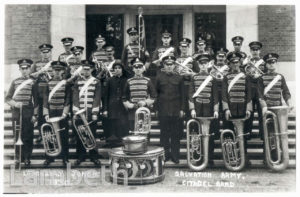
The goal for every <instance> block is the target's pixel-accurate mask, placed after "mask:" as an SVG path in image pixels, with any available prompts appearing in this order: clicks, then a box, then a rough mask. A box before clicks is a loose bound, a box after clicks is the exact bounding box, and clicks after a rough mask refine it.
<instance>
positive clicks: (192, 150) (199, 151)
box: [186, 117, 213, 171]
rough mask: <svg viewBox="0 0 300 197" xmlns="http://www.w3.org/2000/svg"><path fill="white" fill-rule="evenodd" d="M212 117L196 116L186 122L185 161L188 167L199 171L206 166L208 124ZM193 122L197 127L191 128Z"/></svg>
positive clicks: (208, 135)
mask: <svg viewBox="0 0 300 197" xmlns="http://www.w3.org/2000/svg"><path fill="white" fill-rule="evenodd" d="M211 119H213V117H201V118H200V117H197V120H196V119H191V120H189V121H188V122H187V131H186V140H187V163H188V166H189V168H190V169H192V170H194V171H201V170H204V169H205V168H206V167H207V164H208V154H209V148H208V146H209V137H210V134H209V125H210V122H211ZM193 124H194V125H196V126H197V129H193V127H192V126H193Z"/></svg>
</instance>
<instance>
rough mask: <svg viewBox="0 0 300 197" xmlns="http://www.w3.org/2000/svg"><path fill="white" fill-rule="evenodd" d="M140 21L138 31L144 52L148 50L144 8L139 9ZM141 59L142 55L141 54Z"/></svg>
mask: <svg viewBox="0 0 300 197" xmlns="http://www.w3.org/2000/svg"><path fill="white" fill-rule="evenodd" d="M138 12H139V19H138V23H139V24H138V31H139V45H140V46H139V47H140V49H141V50H142V51H144V50H146V32H145V23H144V17H143V8H141V7H139V10H138ZM139 58H141V54H140V52H139Z"/></svg>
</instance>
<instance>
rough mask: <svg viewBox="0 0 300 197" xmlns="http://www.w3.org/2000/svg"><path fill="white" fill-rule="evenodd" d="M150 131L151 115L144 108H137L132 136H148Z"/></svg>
mask: <svg viewBox="0 0 300 197" xmlns="http://www.w3.org/2000/svg"><path fill="white" fill-rule="evenodd" d="M150 130H151V113H150V110H149V109H148V108H146V107H139V108H138V109H137V110H136V112H135V119H134V134H141V135H148V134H149V133H150Z"/></svg>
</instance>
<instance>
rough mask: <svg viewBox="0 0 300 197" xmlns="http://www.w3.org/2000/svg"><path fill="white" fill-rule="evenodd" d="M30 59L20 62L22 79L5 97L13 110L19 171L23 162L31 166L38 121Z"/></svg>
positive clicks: (13, 82)
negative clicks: (35, 124)
mask: <svg viewBox="0 0 300 197" xmlns="http://www.w3.org/2000/svg"><path fill="white" fill-rule="evenodd" d="M32 64H33V62H32V60H30V59H20V60H19V61H18V65H19V70H20V72H21V75H22V76H21V77H19V78H17V79H15V80H13V81H12V83H11V85H10V88H9V90H8V92H7V95H6V96H5V102H6V103H7V104H9V105H10V106H11V108H12V125H13V131H14V138H15V162H16V165H18V167H19V169H20V167H21V162H23V161H24V163H25V165H26V166H29V165H30V157H31V154H32V148H33V123H34V122H36V121H37V112H38V104H37V103H38V102H37V100H38V98H37V94H38V92H37V91H38V88H37V84H36V82H35V81H34V80H33V79H32V78H30V77H29V74H30V72H31V65H32Z"/></svg>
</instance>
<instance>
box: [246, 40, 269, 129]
mask: <svg viewBox="0 0 300 197" xmlns="http://www.w3.org/2000/svg"><path fill="white" fill-rule="evenodd" d="M249 47H250V53H251V56H248V57H247V59H245V60H244V61H243V64H244V65H243V66H244V68H243V71H244V72H245V74H246V75H248V76H249V83H250V87H251V96H252V98H251V99H252V105H253V106H252V108H253V111H252V113H251V116H250V118H249V119H247V120H246V121H245V132H246V133H248V132H249V133H251V132H252V128H253V119H254V111H257V113H258V121H259V133H262V132H263V123H262V121H263V120H262V109H261V106H260V102H259V91H258V88H257V87H258V80H259V79H260V78H261V76H262V74H263V72H264V70H265V69H264V67H265V62H264V60H263V59H262V58H261V57H260V52H261V48H262V43H261V42H257V41H253V42H250V43H249Z"/></svg>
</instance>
